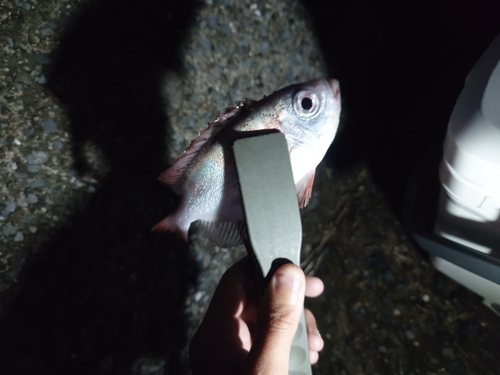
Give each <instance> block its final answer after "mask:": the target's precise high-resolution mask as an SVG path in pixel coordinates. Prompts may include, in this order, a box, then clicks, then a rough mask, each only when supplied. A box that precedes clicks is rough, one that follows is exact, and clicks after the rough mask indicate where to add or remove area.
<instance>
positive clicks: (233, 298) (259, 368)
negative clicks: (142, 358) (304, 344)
mask: <svg viewBox="0 0 500 375" xmlns="http://www.w3.org/2000/svg"><path fill="white" fill-rule="evenodd" d="M323 289H324V286H323V282H322V281H321V280H320V279H318V278H317V277H312V276H305V275H304V272H303V271H302V270H301V269H300V268H299V267H297V266H295V265H293V264H285V265H283V266H281V267H279V268H278V269H277V270H276V272H275V273H274V275H273V277H272V278H271V280H270V282H269V284H268V285H267V287H266V289H265V291H264V295H263V296H262V299H261V301H260V303H258V301H257V291H256V284H255V281H254V271H253V268H252V265H251V262H250V259H249V258H248V257H245V258H243V259H242V260H240V261H239V262H238V263H236V264H235V265H233V266H232V267H231V268H229V269H228V270H227V271H226V273H225V274H224V276H223V277H222V279H221V281H220V283H219V285H218V287H217V290H216V291H215V294H214V296H213V298H212V301H211V303H210V307H209V308H208V311H207V313H206V315H205V317H204V319H203V322H202V323H201V325H200V327H199V328H198V330H197V332H196V334H195V335H194V337H193V339H192V341H191V344H190V348H189V357H190V360H189V362H190V365H191V370H192V373H193V375H199V374H219V375H229V374H231V375H256V374H259V375H267V374H269V375H271V374H272V375H288V357H289V353H290V347H291V344H292V340H293V336H294V334H295V330H296V328H297V325H298V322H299V319H300V315H301V313H302V309H303V306H304V296H307V297H316V296H318V295H320V294H321V293H322V292H323ZM305 319H306V325H307V336H308V343H309V357H310V361H311V363H312V364H314V363H316V362H317V361H318V352H319V351H320V350H321V349H323V344H324V343H323V339H322V338H321V335H320V334H319V331H318V328H317V325H316V319H315V318H314V316H313V314H312V313H311V312H310V311H309V310H307V309H306V310H305Z"/></svg>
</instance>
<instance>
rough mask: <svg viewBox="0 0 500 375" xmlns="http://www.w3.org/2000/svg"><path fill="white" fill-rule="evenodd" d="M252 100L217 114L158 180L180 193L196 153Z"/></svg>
mask: <svg viewBox="0 0 500 375" xmlns="http://www.w3.org/2000/svg"><path fill="white" fill-rule="evenodd" d="M253 103H255V101H254V100H251V99H245V100H244V101H242V102H238V104H237V105H236V107H229V108H226V110H225V111H224V112H222V113H219V115H218V116H217V118H216V119H215V120H214V121H210V122H209V123H208V127H207V128H205V129H204V130H202V131H201V132H200V134H198V136H197V137H196V138H194V139H193V140H192V141H191V143H190V144H189V146H188V147H187V148H186V150H185V151H184V153H183V154H182V155H181V156H180V157H179V159H177V161H176V162H175V163H174V165H172V166H171V167H170V168H168V169H167V170H166V171H165V172H163V173H162V174H161V175H160V177H159V179H160V181H161V182H163V183H164V184H165V185H170V186H172V188H173V189H174V190H175V191H176V192H177V193H180V190H181V189H180V186H179V185H180V184H181V183H182V177H183V176H184V174H185V172H186V169H187V167H188V166H189V164H191V161H192V160H193V158H194V157H195V156H196V154H197V153H198V151H199V150H200V149H201V148H202V147H203V145H204V144H205V143H206V142H207V140H209V139H211V138H213V137H214V136H215V135H216V134H217V133H218V132H219V131H220V130H221V129H222V128H223V127H224V125H226V124H227V121H228V120H229V119H230V118H232V117H234V116H235V115H236V114H237V113H239V112H240V111H241V110H242V109H243V108H248V107H250V106H251V105H252V104H253Z"/></svg>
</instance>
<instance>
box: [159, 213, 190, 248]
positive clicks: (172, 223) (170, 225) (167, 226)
mask: <svg viewBox="0 0 500 375" xmlns="http://www.w3.org/2000/svg"><path fill="white" fill-rule="evenodd" d="M188 229H189V228H188ZM151 231H152V232H171V233H176V232H179V233H181V234H182V237H183V238H184V239H185V240H186V242H188V230H187V229H186V230H185V229H183V228H181V227H180V226H179V224H178V223H177V219H176V217H175V214H172V215H168V216H167V217H166V218H165V219H163V220H162V221H160V222H159V223H158V224H156V225H155V226H154V227H153V229H151Z"/></svg>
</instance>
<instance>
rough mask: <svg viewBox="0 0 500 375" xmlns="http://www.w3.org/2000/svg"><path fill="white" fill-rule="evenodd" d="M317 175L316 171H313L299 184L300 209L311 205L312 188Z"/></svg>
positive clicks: (297, 185)
mask: <svg viewBox="0 0 500 375" xmlns="http://www.w3.org/2000/svg"><path fill="white" fill-rule="evenodd" d="M315 174H316V170H315V169H313V170H312V171H311V172H309V173H308V174H306V175H305V176H304V177H302V178H301V179H300V181H299V182H297V184H296V187H297V199H298V201H299V207H300V208H304V207H305V206H307V204H308V203H309V199H311V193H312V187H313V182H314V176H315Z"/></svg>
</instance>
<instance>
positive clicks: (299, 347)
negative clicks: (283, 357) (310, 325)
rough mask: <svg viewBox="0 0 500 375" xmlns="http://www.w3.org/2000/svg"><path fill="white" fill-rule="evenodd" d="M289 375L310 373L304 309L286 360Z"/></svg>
mask: <svg viewBox="0 0 500 375" xmlns="http://www.w3.org/2000/svg"><path fill="white" fill-rule="evenodd" d="M288 374H289V375H312V370H311V363H310V361H309V344H308V342H307V327H306V319H305V317H304V311H303V310H302V315H301V316H300V321H299V325H298V327H297V331H296V332H295V336H294V338H293V341H292V347H291V348H290V358H289V360H288Z"/></svg>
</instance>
